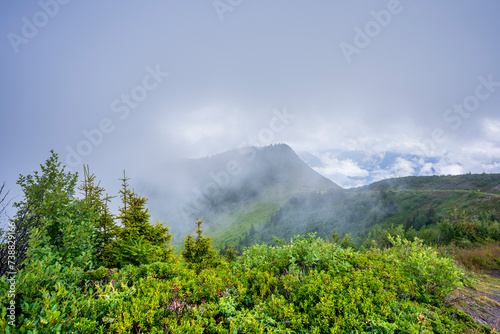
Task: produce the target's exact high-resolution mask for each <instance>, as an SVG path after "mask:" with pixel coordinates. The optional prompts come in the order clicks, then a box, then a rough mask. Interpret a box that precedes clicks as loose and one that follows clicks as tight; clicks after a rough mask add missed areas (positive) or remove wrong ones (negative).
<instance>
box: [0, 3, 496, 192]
mask: <svg viewBox="0 0 500 334" xmlns="http://www.w3.org/2000/svg"><path fill="white" fill-rule="evenodd" d="M499 15H500V2H499V1H497V0H484V1H456V0H455V1H451V0H445V1H439V2H436V1H409V0H401V1H393V0H391V1H363V2H361V1H355V2H354V1H330V0H328V1H327V0H320V1H314V2H312V1H304V0H302V1H298V0H295V1H290V0H287V1H285V0H276V1H274V0H252V1H250V0H220V1H212V0H205V1H180V0H176V1H172V0H149V1H130V0H119V1H118V0H108V1H69V0H64V1H63V0H41V1H34V0H29V1H28V0H26V1H12V0H11V1H2V3H1V4H0V31H1V33H2V34H3V35H4V37H3V39H2V41H1V43H0V60H1V66H2V77H1V87H0V89H1V90H0V94H1V95H0V110H1V114H0V140H1V148H0V150H1V152H0V157H1V164H0V182H1V181H3V180H5V181H6V182H7V188H10V189H12V190H11V192H12V194H13V195H18V194H19V189H18V188H17V187H16V185H15V182H16V180H17V177H18V175H19V174H20V173H21V174H28V173H31V172H32V171H33V170H36V169H38V165H39V164H41V163H43V162H44V161H45V159H47V158H48V156H49V154H50V153H49V151H50V150H51V149H53V150H55V151H56V152H58V153H59V155H60V158H61V160H62V161H63V163H64V164H67V165H68V166H70V167H71V170H73V171H79V172H81V171H82V168H81V165H82V164H90V167H91V171H93V172H95V174H96V175H97V177H98V178H99V179H102V180H103V185H104V186H105V187H107V188H110V189H112V190H113V189H116V188H117V187H118V184H119V181H117V179H118V178H119V177H120V176H121V173H122V171H123V169H127V171H128V174H129V175H130V176H131V177H132V178H133V179H134V178H135V179H138V180H142V179H148V178H149V179H152V178H155V177H161V173H159V174H158V171H159V170H162V168H164V166H166V165H168V164H169V162H170V161H172V160H173V159H176V158H178V157H191V158H192V157H201V156H205V155H211V154H216V153H219V152H223V151H226V150H229V149H232V148H235V147H238V146H243V145H258V146H262V145H267V144H271V143H280V142H284V143H287V144H289V145H290V146H291V147H292V148H293V149H294V150H295V151H296V152H298V153H299V154H300V153H303V152H309V153H311V154H312V155H314V156H316V157H318V158H319V161H320V163H319V164H318V165H317V166H316V167H315V168H316V170H317V171H319V172H320V173H322V174H323V175H325V176H327V177H330V178H331V179H332V180H334V181H335V182H337V183H339V184H340V185H342V186H345V187H349V186H354V185H357V184H356V182H355V181H353V180H354V179H356V178H362V177H365V176H366V175H368V174H370V173H372V174H374V178H373V179H378V178H382V177H391V176H404V175H428V174H460V173H466V172H469V171H471V172H477V173H481V172H487V173H491V172H497V173H498V172H500V113H499V111H500V61H499V60H500V37H499V33H500V20H499V19H498V18H499ZM345 152H357V153H356V154H358V156H359V154H360V152H361V158H358V159H356V158H354V157H353V156H354V155H349V154H345ZM387 152H391V154H394V153H396V155H397V154H400V155H401V156H398V157H397V158H396V159H394V160H393V163H391V164H389V165H384V166H382V167H380V166H377V167H376V168H371V170H369V169H370V168H368V167H366V166H367V161H368V165H369V162H370V161H379V160H380V159H381V158H383V157H384V155H385V154H387ZM353 154H354V153H353ZM377 159H379V160H377Z"/></svg>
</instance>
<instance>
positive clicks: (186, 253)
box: [181, 218, 217, 271]
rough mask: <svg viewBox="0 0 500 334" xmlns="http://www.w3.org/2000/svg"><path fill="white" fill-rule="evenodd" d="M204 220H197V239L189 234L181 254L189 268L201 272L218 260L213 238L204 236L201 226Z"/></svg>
mask: <svg viewBox="0 0 500 334" xmlns="http://www.w3.org/2000/svg"><path fill="white" fill-rule="evenodd" d="M203 220H204V219H202V220H200V219H199V218H196V235H197V237H196V239H195V238H194V236H193V235H192V234H191V233H189V234H188V235H187V237H185V239H186V240H185V241H184V250H183V251H182V252H181V255H182V258H183V259H184V261H185V262H186V265H187V267H188V268H192V269H196V270H197V271H199V270H201V269H202V268H204V267H211V266H213V265H214V263H215V260H216V259H217V252H216V251H215V250H213V249H212V238H209V237H207V236H204V235H203V229H202V228H201V224H203Z"/></svg>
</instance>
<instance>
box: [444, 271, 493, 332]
mask: <svg viewBox="0 0 500 334" xmlns="http://www.w3.org/2000/svg"><path fill="white" fill-rule="evenodd" d="M450 301H451V302H453V304H455V305H456V306H457V307H459V308H460V309H461V310H462V311H464V312H465V313H467V314H469V315H470V316H471V317H472V318H473V319H474V320H475V321H476V322H477V323H479V324H482V325H486V326H488V327H490V328H492V331H491V333H492V334H493V333H500V270H493V271H489V272H487V273H484V274H478V275H477V281H476V283H475V285H474V287H473V288H470V287H465V288H463V289H460V290H458V291H456V292H455V293H454V294H453V295H452V296H450Z"/></svg>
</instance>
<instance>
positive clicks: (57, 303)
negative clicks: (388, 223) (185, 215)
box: [0, 235, 489, 333]
mask: <svg viewBox="0 0 500 334" xmlns="http://www.w3.org/2000/svg"><path fill="white" fill-rule="evenodd" d="M391 240H392V242H393V244H392V247H391V248H389V249H385V250H377V249H373V250H370V251H367V252H357V251H354V250H353V249H351V248H348V249H343V248H341V247H339V246H338V245H337V244H335V243H331V242H329V241H327V240H323V239H321V238H317V237H315V236H314V235H308V236H307V237H304V236H302V237H301V236H299V237H297V238H294V239H293V240H291V241H290V242H289V243H284V242H281V241H278V244H277V246H275V247H270V246H264V245H255V246H252V247H250V248H248V249H247V250H245V252H244V254H243V256H242V257H240V258H238V259H237V260H236V261H234V262H227V261H225V260H224V259H221V258H218V259H215V258H213V257H211V256H210V257H208V258H203V257H200V258H199V260H200V262H199V263H200V264H203V268H201V267H198V268H192V269H190V268H187V267H185V266H183V265H180V264H174V263H154V264H150V265H141V266H132V265H129V266H126V267H124V268H122V269H119V270H117V269H114V270H113V269H108V268H104V267H100V268H97V269H94V270H92V269H91V270H89V269H84V268H80V267H68V266H62V265H61V264H60V263H59V262H58V261H57V259H54V258H52V257H51V256H46V257H44V258H40V259H32V260H31V261H29V263H28V264H27V266H26V267H25V268H24V269H23V270H22V271H20V272H19V274H18V282H19V283H18V284H19V292H18V297H17V300H18V316H17V322H16V324H17V325H16V326H17V328H20V331H19V332H26V333H27V332H28V331H33V332H34V331H35V330H36V331H37V333H57V332H60V333H140V332H143V333H350V332H352V333H355V332H358V333H478V332H481V333H488V332H489V329H488V328H486V327H483V326H478V325H476V324H475V322H474V321H473V320H472V318H470V317H469V316H468V315H466V314H465V313H463V312H462V311H460V310H459V309H457V308H455V307H453V306H450V305H448V304H446V303H445V297H446V296H448V295H449V294H450V293H451V292H453V290H454V289H456V288H457V287H460V286H461V285H462V284H463V282H464V280H465V277H464V274H463V273H462V272H461V271H460V270H458V269H457V268H456V267H455V265H454V264H453V261H452V260H451V259H450V258H447V257H442V256H439V255H438V253H437V252H436V251H435V250H434V249H433V248H431V247H428V246H425V245H423V244H422V243H421V242H420V241H418V240H416V241H414V242H408V241H406V240H401V239H399V238H396V239H391ZM33 246H34V247H39V246H37V245H33ZM194 258H196V257H192V258H191V260H192V259H194ZM190 263H191V264H193V262H190ZM8 287H9V284H8V282H7V281H6V278H5V277H2V279H1V281H0V290H1V291H2V293H1V294H0V296H2V297H0V298H1V300H2V303H3V304H4V305H6V302H7V300H6V299H7V297H6V296H7V293H6V292H7V290H8ZM6 314H7V312H6V308H5V307H4V308H3V311H2V320H0V321H1V323H0V328H2V329H3V331H4V332H5V333H14V332H17V331H15V330H13V328H12V327H9V326H8V325H7V321H8V318H6Z"/></svg>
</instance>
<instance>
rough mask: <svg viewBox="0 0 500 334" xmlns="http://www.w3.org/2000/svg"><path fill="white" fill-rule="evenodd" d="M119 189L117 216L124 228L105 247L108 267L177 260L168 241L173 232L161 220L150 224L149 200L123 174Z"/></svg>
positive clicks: (105, 261) (105, 260)
mask: <svg viewBox="0 0 500 334" xmlns="http://www.w3.org/2000/svg"><path fill="white" fill-rule="evenodd" d="M121 180H122V181H123V186H122V190H121V191H120V195H121V199H122V205H123V206H122V207H121V208H120V214H119V215H118V217H117V218H118V219H120V221H121V225H122V227H121V228H120V229H119V230H118V233H117V238H116V239H115V240H113V241H112V242H111V243H110V244H108V245H107V246H106V248H105V255H104V263H105V265H106V266H108V267H123V266H125V265H128V264H132V265H141V264H150V263H154V262H174V261H175V257H174V250H173V247H172V246H171V245H170V244H169V243H170V241H171V240H172V234H171V233H168V231H169V228H168V227H165V226H163V224H161V223H160V222H157V223H156V225H151V224H150V223H149V219H150V214H149V210H148V209H147V208H146V202H147V199H146V198H145V197H141V196H138V195H137V194H135V193H134V192H133V191H131V190H130V189H129V188H128V183H127V181H128V180H129V179H128V178H127V177H126V176H125V172H124V175H123V179H121Z"/></svg>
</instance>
